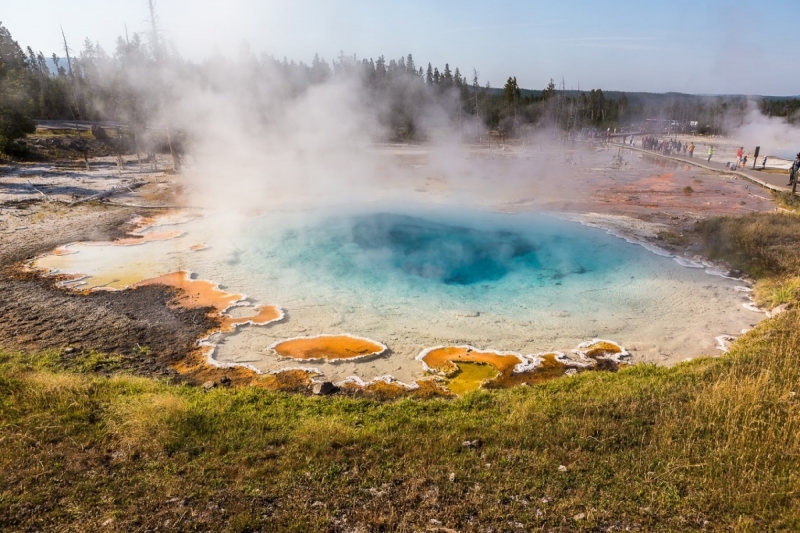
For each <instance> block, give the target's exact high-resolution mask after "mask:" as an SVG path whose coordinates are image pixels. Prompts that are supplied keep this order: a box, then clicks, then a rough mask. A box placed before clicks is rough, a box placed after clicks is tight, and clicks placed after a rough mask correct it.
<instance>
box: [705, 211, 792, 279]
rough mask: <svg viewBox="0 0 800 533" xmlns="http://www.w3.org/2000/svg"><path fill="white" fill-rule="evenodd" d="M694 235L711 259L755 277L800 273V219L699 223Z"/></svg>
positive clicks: (761, 216)
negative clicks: (723, 262)
mask: <svg viewBox="0 0 800 533" xmlns="http://www.w3.org/2000/svg"><path fill="white" fill-rule="evenodd" d="M695 234H696V235H697V236H698V237H699V238H700V240H701V241H702V244H703V246H704V248H705V252H706V254H707V255H708V257H709V258H711V259H713V260H720V261H725V262H727V263H728V264H730V265H731V266H732V267H734V268H737V269H739V270H741V271H743V272H745V273H747V274H749V275H750V276H753V277H755V278H763V277H769V276H782V275H789V274H792V273H800V247H799V246H798V244H800V217H798V216H796V215H793V214H788V213H787V214H776V213H752V214H748V215H745V216H741V217H718V218H712V219H707V220H703V221H701V222H699V223H698V224H697V225H696V227H695Z"/></svg>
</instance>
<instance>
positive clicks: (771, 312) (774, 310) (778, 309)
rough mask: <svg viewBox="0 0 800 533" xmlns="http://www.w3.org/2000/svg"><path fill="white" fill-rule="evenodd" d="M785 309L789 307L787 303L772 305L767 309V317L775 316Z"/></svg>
mask: <svg viewBox="0 0 800 533" xmlns="http://www.w3.org/2000/svg"><path fill="white" fill-rule="evenodd" d="M787 309H789V304H781V305H779V306H777V307H773V308H772V309H771V310H769V311H767V318H772V317H774V316H777V315H779V314H781V313H783V312H784V311H786V310H787Z"/></svg>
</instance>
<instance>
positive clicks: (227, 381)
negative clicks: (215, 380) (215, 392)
mask: <svg viewBox="0 0 800 533" xmlns="http://www.w3.org/2000/svg"><path fill="white" fill-rule="evenodd" d="M219 384H220V385H224V386H226V387H227V386H228V385H230V384H231V378H229V377H228V376H222V377H221V378H219Z"/></svg>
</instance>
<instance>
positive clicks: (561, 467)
mask: <svg viewBox="0 0 800 533" xmlns="http://www.w3.org/2000/svg"><path fill="white" fill-rule="evenodd" d="M558 471H559V472H566V471H567V467H566V466H564V465H558Z"/></svg>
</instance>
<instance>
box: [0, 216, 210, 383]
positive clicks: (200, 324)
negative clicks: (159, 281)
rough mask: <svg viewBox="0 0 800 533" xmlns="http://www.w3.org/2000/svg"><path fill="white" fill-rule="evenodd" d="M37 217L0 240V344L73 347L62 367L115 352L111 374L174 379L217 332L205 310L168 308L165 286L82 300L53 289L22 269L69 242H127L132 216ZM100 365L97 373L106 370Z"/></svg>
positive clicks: (53, 285)
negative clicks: (201, 342)
mask: <svg viewBox="0 0 800 533" xmlns="http://www.w3.org/2000/svg"><path fill="white" fill-rule="evenodd" d="M40 213H41V215H40V217H39V218H40V219H39V222H37V223H35V224H30V225H28V226H25V227H21V228H17V229H16V230H15V231H14V232H13V233H4V234H0V294H2V297H1V298H0V346H2V347H3V348H5V349H12V350H23V351H27V350H42V349H63V348H67V347H72V348H74V349H75V350H68V351H69V352H71V353H65V352H62V356H61V358H62V360H63V362H64V364H65V365H67V366H69V365H71V364H77V362H79V361H81V360H85V355H86V353H87V352H89V351H92V350H94V351H97V352H102V353H107V354H117V355H118V356H119V358H120V361H117V362H116V363H115V368H120V367H121V368H123V369H128V370H131V371H134V372H135V373H137V374H143V375H155V376H171V377H177V373H176V371H175V370H173V369H172V368H171V365H173V364H175V363H176V362H177V361H179V360H181V359H183V358H185V357H187V356H188V355H189V354H190V353H192V352H193V351H194V350H195V342H196V340H197V339H198V338H199V337H200V336H202V335H203V333H205V332H206V331H208V330H209V329H211V328H213V327H215V326H217V324H216V322H215V320H214V319H213V318H211V317H209V316H208V311H209V310H208V309H205V308H191V309H186V308H181V307H175V306H170V305H168V303H169V302H170V301H171V300H172V299H173V297H174V296H175V292H174V289H171V288H168V287H165V286H155V285H153V286H146V287H140V288H136V289H134V290H128V291H119V292H108V291H104V292H87V293H83V294H81V293H75V292H69V291H66V290H62V289H59V288H57V287H56V283H57V281H58V280H57V278H42V277H40V276H39V275H38V274H35V273H33V272H28V271H27V270H26V269H24V264H23V263H24V262H25V261H26V260H29V259H31V258H33V257H35V256H36V255H38V254H41V253H44V252H47V251H49V250H52V249H53V248H55V247H56V246H58V245H61V244H64V243H67V242H73V241H85V240H105V241H108V240H112V239H115V238H118V237H122V236H125V234H126V233H127V232H128V231H130V229H131V228H130V226H129V225H128V224H127V222H128V221H129V220H130V219H131V218H132V217H133V216H134V215H135V212H134V211H133V210H131V209H128V208H119V207H114V208H109V207H104V206H86V207H80V208H74V209H72V210H69V211H67V212H64V211H63V210H59V209H57V208H52V209H51V208H48V207H47V206H46V205H44V206H42V207H41V210H40ZM100 366H101V368H97V369H95V370H99V371H102V370H104V369H103V368H102V365H100ZM215 370H217V373H218V374H220V376H221V374H222V373H224V370H222V369H215Z"/></svg>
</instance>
